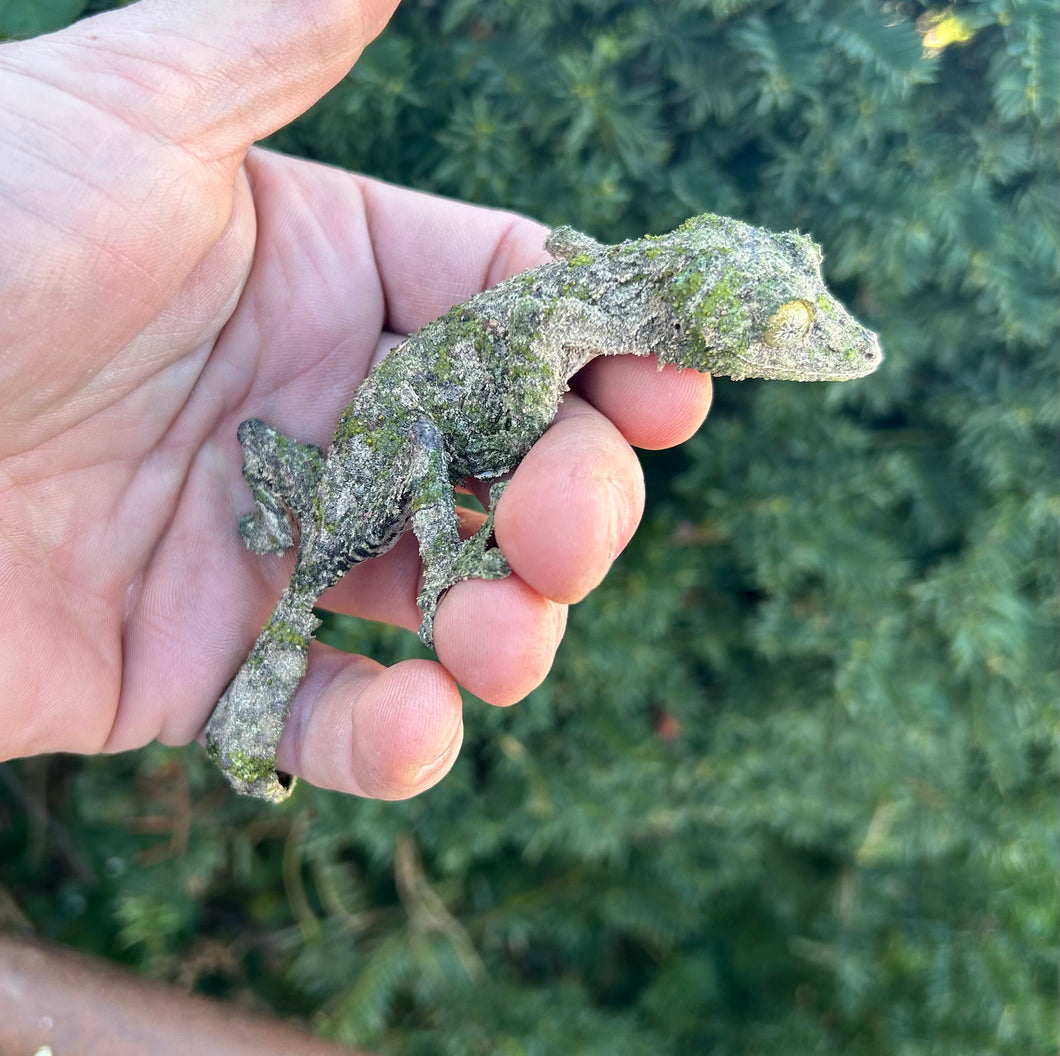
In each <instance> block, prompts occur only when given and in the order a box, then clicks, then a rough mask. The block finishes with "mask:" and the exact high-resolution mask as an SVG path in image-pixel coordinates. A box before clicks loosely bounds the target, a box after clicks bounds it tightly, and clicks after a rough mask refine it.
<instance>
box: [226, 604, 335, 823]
mask: <svg viewBox="0 0 1060 1056" xmlns="http://www.w3.org/2000/svg"><path fill="white" fill-rule="evenodd" d="M319 626H320V621H319V620H318V619H317V618H316V617H315V616H314V615H313V611H312V607H311V602H307V601H305V600H304V599H302V598H298V597H296V596H293V595H292V594H291V593H290V591H288V592H287V593H285V594H284V595H283V597H281V598H280V601H279V603H278V604H277V606H276V608H275V610H274V611H273V614H272V615H271V616H270V617H269V619H268V622H267V623H266V624H265V626H264V627H263V628H262V631H261V634H259V635H258V639H257V641H256V642H255V643H254V647H253V648H252V649H251V650H250V655H249V656H248V657H247V658H246V660H245V661H244V662H243V666H242V667H240V669H239V670H238V671H237V672H236V675H235V678H233V679H232V681H231V682H230V683H229V685H228V688H227V689H226V690H225V691H224V693H223V694H222V696H221V699H220V700H219V701H218V702H217V706H216V707H215V708H214V710H213V714H212V715H211V716H210V721H209V722H208V723H207V724H206V730H205V740H206V751H207V754H208V755H209V756H210V758H211V759H212V760H213V761H214V763H216V764H217V766H218V767H219V768H220V769H221V771H222V772H223V773H224V775H225V777H226V778H228V783H229V784H230V785H231V786H232V788H234V789H235V791H236V792H238V793H239V794H240V795H243V796H255V797H257V798H258V799H265V800H268V801H269V802H271V803H279V802H281V801H282V800H284V799H286V798H287V797H288V796H289V795H290V794H291V790H292V789H293V788H294V783H295V779H294V778H293V777H292V776H291V775H290V774H284V773H280V772H278V771H277V769H276V746H277V745H278V744H279V741H280V737H281V736H282V734H283V729H284V726H285V724H286V722H287V716H288V714H289V713H290V710H291V700H292V698H293V697H294V694H295V691H296V690H297V689H298V684H299V683H300V682H301V680H302V676H303V675H304V674H305V669H306V656H307V653H308V650H309V643H310V642H311V641H312V640H313V635H314V633H315V632H316V629H317V627H319Z"/></svg>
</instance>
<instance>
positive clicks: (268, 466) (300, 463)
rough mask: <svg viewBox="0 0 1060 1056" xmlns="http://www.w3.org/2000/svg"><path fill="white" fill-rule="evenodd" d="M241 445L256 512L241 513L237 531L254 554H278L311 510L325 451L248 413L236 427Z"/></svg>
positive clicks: (292, 539)
mask: <svg viewBox="0 0 1060 1056" xmlns="http://www.w3.org/2000/svg"><path fill="white" fill-rule="evenodd" d="M237 436H238V437H239V442H240V444H241V445H242V447H243V476H244V478H245V479H246V482H247V484H248V485H250V493H251V495H253V497H254V512H253V513H248V514H246V515H245V516H243V517H241V518H240V519H239V534H240V535H241V536H242V537H243V542H244V543H245V544H246V546H247V549H248V550H251V551H253V552H254V553H255V554H279V553H283V551H284V550H286V549H288V547H290V546H292V545H293V544H294V541H295V531H296V528H297V527H298V526H300V525H301V524H303V523H304V522H305V520H306V519H307V518H308V517H309V514H310V504H311V502H312V498H313V496H314V494H315V493H316V488H317V483H318V481H319V480H320V475H321V473H322V472H323V469H324V457H325V456H324V452H323V451H322V450H321V449H320V448H319V447H317V446H316V444H303V443H301V442H299V441H298V440H292V439H291V437H289V436H287V435H286V434H284V433H281V432H280V431H279V430H277V429H273V428H272V426H271V425H266V424H265V423H264V422H263V421H261V419H259V418H248V419H247V421H245V422H243V423H242V424H241V425H240V426H239V431H238V433H237Z"/></svg>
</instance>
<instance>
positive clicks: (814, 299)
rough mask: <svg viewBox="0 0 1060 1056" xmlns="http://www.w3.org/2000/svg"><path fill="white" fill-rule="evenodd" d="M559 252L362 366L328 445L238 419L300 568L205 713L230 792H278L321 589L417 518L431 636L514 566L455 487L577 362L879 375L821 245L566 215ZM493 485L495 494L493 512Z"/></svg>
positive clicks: (274, 519) (261, 503) (266, 522)
mask: <svg viewBox="0 0 1060 1056" xmlns="http://www.w3.org/2000/svg"><path fill="white" fill-rule="evenodd" d="M546 248H547V249H548V250H549V252H550V253H552V255H553V257H554V258H555V259H554V260H553V261H552V262H550V263H548V264H543V265H541V266H540V267H537V268H533V269H532V270H530V271H527V272H524V273H523V274H522V275H517V276H515V277H514V278H511V279H508V280H507V281H505V282H502V283H500V284H499V285H497V286H494V287H493V288H492V289H489V290H486V291H485V292H484V293H480V294H477V295H476V296H474V297H472V298H471V299H470V300H469V301H467V302H466V303H465V304H462V305H459V306H457V307H455V308H452V309H450V311H448V312H447V313H446V314H445V315H443V316H442V317H441V318H439V319H437V320H435V321H434V322H433V323H430V324H428V325H427V326H425V327H424V328H423V329H421V330H419V331H417V332H416V333H414V334H412V335H411V336H409V337H408V338H407V339H406V340H405V341H404V342H402V343H401V344H400V345H399V346H398V347H397V348H395V349H394V350H393V351H392V352H391V353H390V355H389V356H387V358H386V359H384V360H383V362H381V363H380V364H379V365H378V366H377V367H376V368H375V369H374V370H373V371H372V372H371V374H370V375H369V376H368V378H367V379H366V380H365V382H364V384H363V385H361V386H360V388H359V389H358V390H357V392H356V394H355V395H354V398H353V401H352V403H350V405H349V406H348V407H347V408H346V410H345V412H344V413H343V415H342V419H341V420H340V422H339V425H338V428H337V430H336V433H335V439H334V442H333V444H332V446H331V449H330V451H329V452H328V453H327V456H326V458H325V456H324V453H323V452H322V451H321V450H320V449H319V448H317V447H315V446H313V445H309V444H301V443H298V442H297V441H295V440H292V439H290V438H289V437H286V436H284V435H283V434H281V433H277V432H276V431H275V430H273V429H271V428H270V427H269V426H267V425H265V424H264V423H262V422H260V421H257V420H256V419H252V420H250V421H247V422H244V423H243V424H242V425H241V426H240V431H239V438H240V442H241V443H242V445H243V449H244V459H245V464H244V475H245V476H246V479H247V481H248V483H249V484H250V487H251V491H252V494H253V496H254V498H255V510H254V513H252V514H250V515H248V516H247V517H245V518H244V519H243V521H242V523H241V525H240V530H241V533H242V535H243V538H244V540H245V542H246V544H247V546H248V547H250V549H252V550H254V551H255V552H258V553H270V552H279V551H283V550H286V549H287V548H288V547H289V546H291V545H293V544H294V543H295V542H296V541H297V543H298V557H297V562H296V567H295V570H294V573H293V574H292V577H291V582H290V584H289V586H288V588H287V590H286V591H285V592H284V594H283V596H282V597H281V598H280V600H279V602H278V604H277V606H276V609H275V611H274V612H273V614H272V616H271V617H270V619H269V621H268V623H267V624H266V626H265V628H264V629H263V631H262V633H261V635H260V636H259V637H258V640H257V642H256V643H255V645H254V648H253V649H252V650H251V653H250V656H249V657H248V658H247V661H246V662H245V663H244V664H243V666H242V668H240V670H239V672H238V673H237V674H236V677H235V678H234V679H233V681H232V683H231V684H230V685H229V687H228V689H227V690H226V691H225V694H224V695H223V696H222V698H221V700H220V702H219V703H218V705H217V708H216V709H215V711H214V714H213V717H212V718H211V719H210V722H209V724H208V726H207V728H206V743H207V746H208V749H209V751H210V753H211V755H212V757H213V758H215V759H216V760H217V762H218V764H219V765H220V766H221V768H222V769H223V770H224V771H225V773H226V774H227V775H228V778H229V780H230V781H231V783H232V784H233V786H234V787H235V788H236V790H237V791H239V792H242V793H244V794H248V795H256V796H260V797H262V798H265V799H272V800H277V799H282V798H284V797H285V796H286V795H287V794H288V793H289V790H290V786H291V779H290V778H284V777H280V776H278V775H277V774H276V771H275V758H276V744H277V742H278V741H279V738H280V735H281V733H282V732H283V725H284V722H285V721H286V718H287V713H288V710H289V706H290V700H291V698H292V697H293V695H294V692H295V690H296V689H297V687H298V683H299V682H300V681H301V678H302V676H303V674H304V673H305V665H306V655H307V650H308V647H309V643H310V641H311V640H312V637H313V634H314V632H315V630H316V627H317V620H316V617H315V616H313V613H312V608H313V605H314V603H315V602H316V599H317V598H318V597H319V596H320V595H321V594H322V593H323V592H324V591H325V590H326V589H327V588H328V587H330V586H332V585H334V584H335V583H336V582H337V581H338V579H339V578H340V577H341V576H342V575H343V573H345V572H346V571H347V570H348V569H349V568H351V567H352V566H353V565H355V564H357V563H358V562H360V561H363V560H366V559H367V558H369V557H373V556H375V555H377V554H382V553H385V552H386V551H387V550H389V549H390V547H391V546H393V544H394V543H395V542H396V541H397V539H398V538H399V537H400V536H401V535H402V534H403V533H404V532H405V531H406V530H407V529H408V528H409V527H411V528H412V530H413V531H414V532H415V534H416V538H417V539H418V541H419V545H420V553H421V555H422V557H423V563H424V575H425V582H424V587H423V591H422V592H421V594H420V597H419V599H418V600H419V604H420V607H421V610H422V613H423V623H422V625H421V627H420V636H421V637H422V638H423V640H424V641H425V642H426V643H427V644H428V645H429V644H431V642H432V639H433V621H434V615H435V612H436V610H437V606H438V601H439V598H440V597H441V595H442V594H443V593H444V591H445V590H446V589H448V587H450V586H452V584H453V583H456V582H458V581H459V580H461V579H468V578H473V577H478V578H484V579H494V578H498V577H501V576H504V575H507V573H508V566H507V563H506V562H505V560H504V557H503V556H502V555H501V553H500V551H499V550H497V549H496V548H495V547H491V546H489V545H488V542H489V537H490V533H491V530H492V514H491V516H490V518H489V519H488V520H487V522H486V524H485V525H484V526H483V528H482V530H481V531H480V532H479V533H478V534H477V535H475V536H474V537H473V538H472V539H470V540H467V541H461V540H460V539H459V537H458V535H457V519H456V515H455V513H454V508H453V486H454V485H455V484H458V483H460V482H461V481H463V480H464V479H466V478H468V477H474V478H478V479H480V480H490V479H493V478H496V477H500V476H502V475H503V474H506V473H508V472H509V471H511V470H512V469H514V468H515V467H516V466H517V465H518V464H519V462H520V461H521V460H522V458H523V457H524V455H526V453H527V451H529V450H530V447H531V446H532V445H533V444H534V442H535V441H536V440H537V439H538V438H539V437H540V436H541V434H542V433H543V432H544V431H545V430H546V429H547V428H548V426H549V424H550V423H551V421H552V419H553V417H554V416H555V414H556V410H557V408H558V406H559V402H560V399H561V397H562V395H563V393H564V392H565V391H566V389H567V383H568V381H569V379H570V378H571V376H572V375H573V374H575V373H576V372H577V371H578V370H579V369H580V368H581V367H583V366H584V365H585V364H586V363H587V362H588V361H589V360H590V359H592V358H593V357H595V356H598V355H616V354H621V353H632V354H635V355H654V356H656V357H657V358H658V360H659V361H660V362H661V363H673V364H676V365H677V366H679V367H691V368H693V369H695V370H703V371H711V372H712V373H714V374H721V375H726V376H728V377H732V378H746V377H755V378H778V379H785V380H789V381H842V380H844V379H848V378H857V377H861V376H863V375H865V374H868V373H870V372H871V371H873V370H875V369H876V367H877V366H879V364H880V362H881V360H882V356H881V354H880V349H879V345H878V343H877V340H876V335H875V334H873V333H872V332H871V331H869V330H866V329H865V328H864V327H863V326H861V325H860V324H859V323H857V322H856V321H855V320H854V319H853V318H851V316H850V315H848V313H847V312H846V310H845V309H844V308H843V307H842V305H840V304H839V303H838V302H837V301H836V300H835V299H834V298H833V297H832V296H831V294H830V293H829V292H828V290H827V289H825V287H824V284H823V282H822V280H821V271H820V265H821V252H820V250H819V249H818V247H817V246H815V245H814V243H813V242H811V241H810V240H809V239H808V238H805V237H803V236H802V235H799V234H795V233H787V234H779V235H778V234H773V233H771V232H769V231H766V230H763V229H761V228H753V227H749V226H748V225H746V224H743V223H740V222H739V221H737V220H731V219H728V218H725V217H719V216H712V215H709V214H708V215H705V216H700V217H696V218H694V219H692V220H689V221H687V222H686V223H684V224H682V225H681V227H679V228H677V230H675V231H672V232H671V233H669V234H667V235H661V236H658V237H653V236H648V237H646V238H642V239H638V240H636V241H631V242H623V243H621V244H620V245H617V246H604V245H601V244H600V243H598V242H596V241H594V240H593V239H591V238H589V237H587V236H585V235H581V234H579V233H577V232H575V231H572V230H571V229H569V228H558V229H557V230H555V231H553V232H552V234H551V235H550V236H549V238H548V241H547V242H546ZM498 495H499V485H498V486H495V487H494V489H493V491H492V493H491V504H490V505H491V510H492V508H493V506H494V504H495V500H496V497H497V496H498Z"/></svg>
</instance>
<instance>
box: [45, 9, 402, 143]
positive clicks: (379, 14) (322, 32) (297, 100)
mask: <svg viewBox="0 0 1060 1056" xmlns="http://www.w3.org/2000/svg"><path fill="white" fill-rule="evenodd" d="M397 5H398V0H225V2H224V3H220V4H219V3H217V0H140V2H139V3H136V4H133V5H132V6H130V7H127V8H123V9H119V10H115V11H109V12H106V13H104V14H101V15H97V16H95V17H94V18H89V19H85V20H84V21H81V22H78V23H76V24H75V25H73V26H71V27H69V28H68V29H66V30H63V31H62V32H61V33H57V34H54V35H52V36H51V37H46V38H39V39H38V40H36V41H33V42H32V43H33V44H34V45H36V46H37V47H36V48H35V49H34V51H35V53H34V57H33V61H34V63H36V64H38V68H39V64H40V63H41V62H46V61H47V59H48V57H49V52H50V53H51V54H50V57H51V58H52V59H53V62H54V65H53V74H54V78H55V80H54V81H53V83H55V81H58V82H60V83H61V82H62V80H63V71H64V69H65V70H67V71H69V75H70V78H71V80H73V79H75V78H76V80H77V81H78V82H79V84H77V85H71V86H69V87H71V88H72V89H73V90H76V89H77V88H78V87H80V89H81V91H82V92H85V91H86V89H87V90H88V91H90V92H91V95H92V102H93V103H95V104H96V105H98V106H101V107H102V108H103V109H104V110H106V111H108V112H110V113H113V114H116V115H118V116H120V117H126V118H128V119H129V120H130V121H131V122H132V124H133V125H134V126H135V127H138V128H141V129H145V125H153V126H154V127H153V128H151V127H148V128H146V129H145V130H147V131H154V132H156V133H157V134H158V135H159V136H160V137H161V138H162V139H164V140H168V141H172V142H175V143H179V144H181V145H182V146H184V147H186V148H188V149H189V150H191V151H192V153H193V154H194V155H195V156H196V157H198V158H200V159H202V160H213V159H231V158H233V157H235V160H237V161H241V160H242V153H243V152H244V151H245V150H246V149H247V148H248V147H249V146H250V145H251V143H253V142H254V141H255V140H258V139H261V138H263V137H264V136H267V135H269V134H270V133H272V132H275V131H276V130H277V129H278V128H281V127H282V126H283V125H285V124H287V123H288V122H289V121H292V120H293V119H294V118H296V117H297V116H298V115H299V114H301V113H303V112H304V111H305V110H307V109H308V108H309V107H310V106H311V105H312V104H313V103H314V102H316V101H317V100H318V99H319V98H320V97H321V96H322V95H323V94H324V93H325V92H327V91H328V89H330V88H332V87H333V86H334V85H335V84H337V83H338V82H339V81H340V80H341V79H342V77H343V76H345V74H346V73H347V72H348V71H349V70H350V68H351V67H352V66H353V64H354V63H355V62H356V61H357V58H358V56H359V55H360V54H361V52H362V51H363V50H364V48H365V47H366V46H367V45H368V44H369V43H370V42H371V41H372V40H373V39H374V38H375V37H376V36H377V35H378V34H379V32H380V31H381V30H382V29H383V27H384V26H385V25H386V23H387V20H388V19H389V18H390V16H391V14H393V12H394V9H395V8H396V7H397ZM71 60H73V61H71ZM86 76H87V78H88V79H87V80H86ZM64 87H66V86H65V85H64ZM86 94H87V93H86Z"/></svg>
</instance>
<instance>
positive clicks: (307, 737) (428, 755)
mask: <svg viewBox="0 0 1060 1056" xmlns="http://www.w3.org/2000/svg"><path fill="white" fill-rule="evenodd" d="M463 730H464V727H463V717H462V709H461V700H460V692H459V690H458V689H457V686H456V683H455V682H454V681H453V679H452V678H451V676H450V675H449V674H448V673H447V672H446V671H445V669H444V668H442V667H441V666H440V665H438V664H436V663H433V662H432V661H429V660H404V661H402V662H401V663H398V664H395V665H394V666H393V667H382V666H381V665H379V664H377V663H376V662H375V661H374V660H369V659H368V658H366V657H351V656H350V655H349V654H347V653H343V652H341V651H339V650H337V649H332V648H330V647H329V646H325V645H320V644H316V645H314V646H313V650H312V654H311V661H310V664H309V672H308V674H307V676H306V678H305V680H304V681H303V683H302V685H301V686H300V687H299V691H298V694H297V695H296V697H295V699H294V701H293V702H292V705H291V715H290V718H289V719H288V722H287V726H286V729H285V730H284V734H283V737H282V738H281V739H280V743H279V746H278V748H277V760H276V761H277V768H278V769H279V770H280V771H283V772H286V773H290V774H294V775H296V776H298V777H301V778H302V779H304V780H305V781H307V782H309V783H310V784H312V785H316V786H318V787H319V788H328V789H334V790H336V791H339V792H347V793H351V794H353V795H358V796H371V797H375V798H377V799H407V798H409V797H410V796H414V795H417V794H418V793H420V792H423V791H425V790H426V789H428V788H430V787H431V786H432V785H434V784H436V783H437V782H438V781H440V780H441V779H442V778H443V777H444V776H445V775H446V774H447V773H448V772H449V770H450V769H451V768H452V765H453V763H454V762H455V761H456V757H457V755H458V754H459V752H460V744H461V741H462V740H463Z"/></svg>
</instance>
